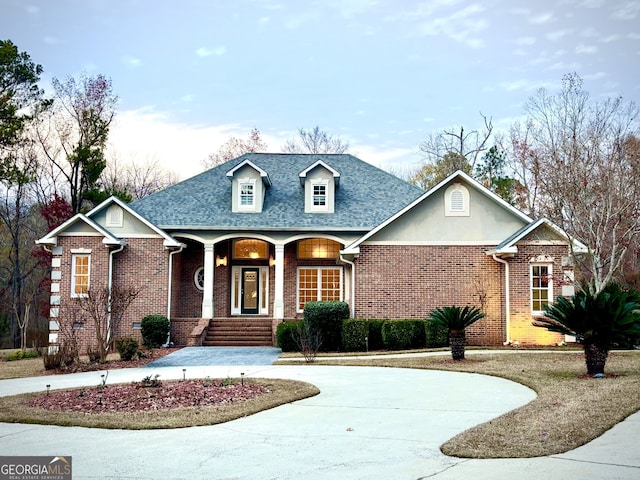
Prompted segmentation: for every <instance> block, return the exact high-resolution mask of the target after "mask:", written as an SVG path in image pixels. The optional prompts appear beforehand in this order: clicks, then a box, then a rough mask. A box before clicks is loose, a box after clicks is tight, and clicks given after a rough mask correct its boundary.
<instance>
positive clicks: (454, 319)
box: [429, 305, 485, 360]
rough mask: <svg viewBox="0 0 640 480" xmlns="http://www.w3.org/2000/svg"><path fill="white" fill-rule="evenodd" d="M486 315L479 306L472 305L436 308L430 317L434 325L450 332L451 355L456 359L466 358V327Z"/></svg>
mask: <svg viewBox="0 0 640 480" xmlns="http://www.w3.org/2000/svg"><path fill="white" fill-rule="evenodd" d="M484 317H485V315H484V313H482V311H481V310H480V309H479V308H476V307H472V306H470V305H467V306H465V307H458V306H455V305H452V306H450V307H442V308H436V309H434V310H432V311H431V313H430V314H429V319H430V320H431V322H433V324H434V325H437V326H440V327H442V328H446V329H447V331H448V332H449V345H450V346H451V357H452V358H453V359H454V360H464V348H465V344H466V334H465V329H466V328H467V327H468V326H470V325H473V324H474V323H475V322H477V321H478V320H481V319H483V318H484Z"/></svg>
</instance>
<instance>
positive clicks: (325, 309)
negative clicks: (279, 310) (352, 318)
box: [304, 302, 350, 352]
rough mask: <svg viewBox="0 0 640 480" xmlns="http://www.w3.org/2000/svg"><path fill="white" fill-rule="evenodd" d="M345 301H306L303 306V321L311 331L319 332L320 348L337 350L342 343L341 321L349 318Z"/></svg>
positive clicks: (326, 350)
mask: <svg viewBox="0 0 640 480" xmlns="http://www.w3.org/2000/svg"><path fill="white" fill-rule="evenodd" d="M349 313H350V312H349V304H348V303H346V302H307V303H306V304H305V306H304V321H305V322H307V325H308V326H309V329H310V330H311V332H319V333H320V337H321V341H322V343H321V345H320V350H322V351H325V352H332V351H338V350H340V349H341V347H342V345H341V343H342V321H343V320H345V319H347V318H349Z"/></svg>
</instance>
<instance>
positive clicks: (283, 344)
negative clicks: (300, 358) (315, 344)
mask: <svg viewBox="0 0 640 480" xmlns="http://www.w3.org/2000/svg"><path fill="white" fill-rule="evenodd" d="M301 323H302V322H301V321H287V322H282V323H280V324H279V325H278V327H277V328H276V339H277V341H278V346H279V347H280V348H281V349H282V351H283V352H297V351H299V350H298V344H297V342H296V335H298V329H299V327H300V324H301Z"/></svg>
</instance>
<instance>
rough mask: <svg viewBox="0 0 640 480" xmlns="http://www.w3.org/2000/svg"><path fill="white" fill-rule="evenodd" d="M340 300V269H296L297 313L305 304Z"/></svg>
mask: <svg viewBox="0 0 640 480" xmlns="http://www.w3.org/2000/svg"><path fill="white" fill-rule="evenodd" d="M341 300H342V268H340V267H309V268H306V267H305V268H299V269H298V311H299V312H302V311H304V306H305V305H306V303H307V302H319V301H323V302H333V301H341Z"/></svg>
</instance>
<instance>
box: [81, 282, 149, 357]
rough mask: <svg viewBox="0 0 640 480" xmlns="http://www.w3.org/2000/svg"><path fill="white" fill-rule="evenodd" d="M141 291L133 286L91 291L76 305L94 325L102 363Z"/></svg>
mask: <svg viewBox="0 0 640 480" xmlns="http://www.w3.org/2000/svg"><path fill="white" fill-rule="evenodd" d="M139 293H140V289H138V288H134V287H132V286H128V287H117V286H112V287H111V289H109V288H108V287H106V286H105V287H103V288H95V289H93V288H92V289H90V290H89V292H88V293H87V296H86V297H79V298H77V299H74V300H75V303H76V304H77V306H78V307H79V309H80V310H81V312H82V316H83V318H86V319H87V320H89V321H90V322H92V323H93V326H94V327H95V332H96V344H97V347H98V353H99V357H100V362H101V363H103V362H105V361H106V360H107V354H108V353H109V349H110V348H111V344H112V343H113V340H114V334H115V333H116V332H117V331H118V326H119V325H120V322H121V320H122V318H123V317H124V314H125V312H126V310H127V308H129V305H131V303H132V302H133V301H134V300H135V299H136V297H137V296H138V294H139Z"/></svg>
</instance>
